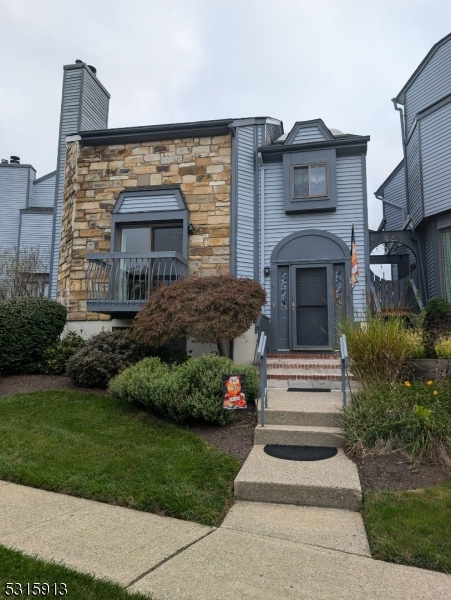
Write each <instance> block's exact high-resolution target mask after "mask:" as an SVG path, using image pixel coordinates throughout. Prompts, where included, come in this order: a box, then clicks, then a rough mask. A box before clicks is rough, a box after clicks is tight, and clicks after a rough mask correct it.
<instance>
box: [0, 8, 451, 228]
mask: <svg viewBox="0 0 451 600" xmlns="http://www.w3.org/2000/svg"><path fill="white" fill-rule="evenodd" d="M450 28H451V3H450V2H445V1H444V0H427V1H426V0H398V1H396V0H390V1H388V0H377V1H375V0H366V1H362V0H315V1H313V0H310V1H306V0H277V1H274V0H272V1H270V2H269V1H268V0H266V1H265V0H258V1H257V0H241V1H236V0H228V1H225V0H223V1H213V0H165V1H164V2H163V1H161V0H120V1H119V0H90V1H86V0H76V2H68V1H67V0H66V1H65V0H14V1H11V0H0V51H1V52H0V56H1V61H0V84H1V85H0V158H9V156H10V155H11V154H17V155H19V156H20V157H21V161H22V163H31V164H32V165H33V166H34V167H35V168H36V169H37V176H38V177H40V176H42V175H45V174H46V173H47V172H49V171H51V170H53V169H54V168H55V167H56V148H57V137H58V125H59V110H60V103H61V87H62V76H63V70H62V67H63V65H64V64H71V63H73V62H74V61H75V59H78V58H79V59H81V60H83V61H85V62H87V63H88V64H92V65H94V66H95V67H97V75H98V77H99V79H100V81H101V82H102V83H103V84H104V85H105V87H106V88H107V89H108V91H109V92H110V93H111V101H110V117H109V126H110V127H125V126H133V125H151V124H157V123H172V122H178V121H195V120H205V119H219V118H228V117H248V116H266V115H268V116H272V117H276V118H279V119H282V120H283V122H284V127H285V131H288V130H289V129H291V127H292V125H293V123H294V122H295V121H302V120H307V119H314V118H318V117H321V118H322V119H323V120H324V122H325V123H326V125H328V126H329V127H336V128H338V129H341V130H342V131H344V132H346V133H356V134H361V135H370V136H371V141H370V143H369V151H368V162H367V165H368V197H369V224H370V227H373V228H375V227H377V226H378V224H379V222H380V219H381V216H382V211H381V206H380V202H379V201H377V200H375V199H374V196H373V192H374V191H375V190H376V189H377V187H378V186H379V185H380V184H381V183H382V181H383V180H384V179H385V178H386V177H387V176H388V175H389V173H390V172H391V170H392V169H393V168H394V167H395V166H396V165H397V164H398V162H399V161H400V160H401V158H402V147H401V137H400V125H399V116H398V113H396V112H395V111H394V109H393V106H392V104H391V102H390V99H391V98H393V97H394V96H395V95H396V94H397V93H398V92H399V91H400V89H401V88H402V86H403V85H404V83H405V82H406V81H407V79H408V78H409V77H410V75H411V74H412V72H413V71H414V70H415V68H416V67H417V65H418V64H419V63H420V62H421V60H422V59H423V58H424V56H425V55H426V54H427V52H428V51H429V50H430V48H431V47H432V46H433V45H434V44H435V43H436V42H437V41H438V40H439V39H441V38H442V37H444V36H445V35H447V34H448V33H449V31H450Z"/></svg>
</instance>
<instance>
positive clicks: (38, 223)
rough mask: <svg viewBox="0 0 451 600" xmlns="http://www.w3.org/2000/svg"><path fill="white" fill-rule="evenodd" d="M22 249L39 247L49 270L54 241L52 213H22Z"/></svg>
mask: <svg viewBox="0 0 451 600" xmlns="http://www.w3.org/2000/svg"><path fill="white" fill-rule="evenodd" d="M21 221H22V222H21V227H20V249H21V250H24V249H26V248H34V249H37V248H39V258H40V260H41V261H42V265H43V267H44V268H45V272H46V273H48V272H49V268H50V250H51V241H52V226H53V214H52V213H50V212H49V213H23V214H22V215H21Z"/></svg>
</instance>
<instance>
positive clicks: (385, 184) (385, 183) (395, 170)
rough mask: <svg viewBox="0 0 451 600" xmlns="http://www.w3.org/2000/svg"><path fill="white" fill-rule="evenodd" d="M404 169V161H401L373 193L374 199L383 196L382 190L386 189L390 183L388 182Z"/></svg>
mask: <svg viewBox="0 0 451 600" xmlns="http://www.w3.org/2000/svg"><path fill="white" fill-rule="evenodd" d="M402 167H404V159H402V161H401V162H400V163H399V165H397V166H396V167H395V168H394V169H393V171H392V172H391V173H390V175H389V176H388V177H387V179H386V180H385V181H384V183H381V185H380V186H379V187H378V188H377V190H376V191H375V192H374V195H375V196H376V198H377V197H378V196H383V195H384V194H383V191H384V189H385V188H386V187H387V185H388V184H389V183H390V181H391V180H392V179H393V177H394V176H395V175H396V174H397V173H398V172H399V170H400V169H401V168H402ZM377 199H378V200H380V198H377Z"/></svg>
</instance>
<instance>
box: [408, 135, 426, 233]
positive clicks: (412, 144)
mask: <svg viewBox="0 0 451 600" xmlns="http://www.w3.org/2000/svg"><path fill="white" fill-rule="evenodd" d="M406 152H407V172H408V176H409V202H410V216H411V217H412V223H413V226H414V227H416V226H417V225H418V223H419V222H420V221H421V219H422V218H423V206H422V202H421V182H420V157H419V150H418V126H417V127H415V130H414V132H413V133H412V135H411V137H410V139H409V141H408V143H407V148H406Z"/></svg>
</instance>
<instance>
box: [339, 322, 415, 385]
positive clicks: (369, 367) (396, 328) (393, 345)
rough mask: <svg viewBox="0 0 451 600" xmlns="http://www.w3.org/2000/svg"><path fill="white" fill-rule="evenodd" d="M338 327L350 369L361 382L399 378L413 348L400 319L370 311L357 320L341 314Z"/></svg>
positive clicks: (391, 381)
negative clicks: (370, 312) (365, 318)
mask: <svg viewBox="0 0 451 600" xmlns="http://www.w3.org/2000/svg"><path fill="white" fill-rule="evenodd" d="M339 330H340V333H344V334H345V335H346V340H347V345H348V353H349V366H350V369H351V371H352V373H353V374H354V375H355V376H356V377H357V379H358V380H359V381H360V382H361V383H362V384H364V385H369V384H371V383H374V382H388V383H394V382H397V381H399V380H400V378H401V376H402V372H403V367H404V364H405V362H406V359H407V358H408V356H409V350H410V349H411V347H412V346H411V341H410V338H409V335H408V333H407V330H406V328H405V325H404V322H403V321H402V320H401V319H399V318H397V317H388V318H384V317H383V316H379V315H377V316H374V315H371V314H369V317H368V320H367V322H366V323H360V322H358V321H353V320H351V318H350V317H348V316H343V317H342V318H341V321H340V323H339Z"/></svg>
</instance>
